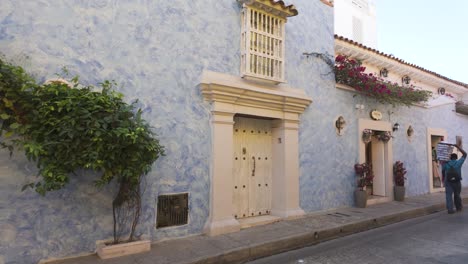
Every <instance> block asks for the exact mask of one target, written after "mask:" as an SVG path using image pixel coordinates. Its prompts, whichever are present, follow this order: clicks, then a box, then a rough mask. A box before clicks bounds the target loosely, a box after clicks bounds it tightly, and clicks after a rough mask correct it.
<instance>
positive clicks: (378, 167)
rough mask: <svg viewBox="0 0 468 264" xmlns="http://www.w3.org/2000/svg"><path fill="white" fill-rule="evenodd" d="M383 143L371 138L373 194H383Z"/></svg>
mask: <svg viewBox="0 0 468 264" xmlns="http://www.w3.org/2000/svg"><path fill="white" fill-rule="evenodd" d="M384 147H385V144H384V143H383V142H382V141H380V140H378V139H376V138H372V151H371V153H372V169H373V171H374V181H373V184H372V191H373V194H374V195H378V196H385V165H386V164H385V150H384Z"/></svg>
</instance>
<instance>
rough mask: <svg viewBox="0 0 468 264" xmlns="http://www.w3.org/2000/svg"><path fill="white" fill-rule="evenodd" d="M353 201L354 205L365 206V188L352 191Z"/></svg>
mask: <svg viewBox="0 0 468 264" xmlns="http://www.w3.org/2000/svg"><path fill="white" fill-rule="evenodd" d="M354 203H355V204H356V207H359V208H366V207H367V192H366V191H365V190H356V191H354Z"/></svg>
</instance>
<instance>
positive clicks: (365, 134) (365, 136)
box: [362, 129, 374, 143]
mask: <svg viewBox="0 0 468 264" xmlns="http://www.w3.org/2000/svg"><path fill="white" fill-rule="evenodd" d="M373 134H374V132H372V130H370V129H364V130H363V131H362V141H364V143H369V142H370V141H371V139H372V135H373Z"/></svg>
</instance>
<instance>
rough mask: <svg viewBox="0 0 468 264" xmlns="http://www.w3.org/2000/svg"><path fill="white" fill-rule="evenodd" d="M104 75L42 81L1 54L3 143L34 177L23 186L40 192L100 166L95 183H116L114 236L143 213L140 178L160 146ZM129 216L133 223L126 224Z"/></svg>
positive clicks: (131, 231) (137, 112) (131, 230)
mask: <svg viewBox="0 0 468 264" xmlns="http://www.w3.org/2000/svg"><path fill="white" fill-rule="evenodd" d="M114 86H115V84H114V83H113V82H110V81H103V82H102V83H101V84H100V86H99V87H93V86H81V85H80V84H79V82H78V78H74V79H72V80H71V81H70V82H69V83H66V82H59V81H57V82H51V83H49V84H44V85H39V84H37V83H36V82H35V80H34V79H33V78H32V77H31V76H30V75H28V74H27V73H26V72H25V71H24V69H23V68H21V67H19V66H15V65H12V64H10V63H8V62H6V61H5V60H3V59H0V119H1V121H0V122H1V126H0V133H1V138H0V140H1V142H0V144H1V146H2V147H4V148H8V149H9V151H10V153H12V152H13V151H14V149H20V150H22V151H24V153H25V155H26V157H27V158H28V159H29V160H30V161H33V162H35V163H36V164H37V168H38V176H39V177H38V178H37V180H36V181H35V182H31V183H29V184H27V185H26V186H25V187H26V188H27V187H31V188H34V189H35V190H36V191H37V192H38V193H40V194H41V195H45V194H46V193H47V192H49V191H54V190H59V189H61V188H63V187H64V186H65V185H66V184H67V183H68V182H69V179H70V177H73V173H74V172H75V171H77V170H79V169H83V168H84V169H92V170H94V171H96V172H98V173H99V176H98V177H97V179H96V181H95V182H96V185H97V186H103V185H105V184H107V183H109V182H111V181H112V180H116V181H117V182H118V184H119V191H118V193H117V195H116V197H115V199H114V201H113V209H114V242H115V243H118V242H119V240H120V235H122V234H123V233H129V239H128V240H130V241H131V240H133V239H134V238H133V236H134V232H135V227H136V224H137V223H138V218H139V214H140V207H141V206H140V203H141V198H140V196H141V193H140V183H141V179H142V176H143V175H145V174H147V173H148V172H149V171H150V170H151V168H152V164H153V163H154V161H156V160H157V159H158V158H159V157H160V156H161V155H164V147H163V146H161V145H160V143H159V140H158V139H157V138H156V136H155V135H154V133H153V132H152V131H151V129H150V126H149V125H148V123H147V122H146V121H145V120H144V119H143V118H142V116H141V115H142V112H141V110H140V109H136V107H135V104H128V103H126V102H125V101H124V100H123V96H122V94H120V93H117V92H115V91H114V90H113V87H114ZM129 217H130V218H131V221H132V222H131V223H132V224H131V226H130V228H126V227H123V226H122V225H123V224H125V223H127V221H126V219H127V218H129Z"/></svg>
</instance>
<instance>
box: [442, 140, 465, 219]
mask: <svg viewBox="0 0 468 264" xmlns="http://www.w3.org/2000/svg"><path fill="white" fill-rule="evenodd" d="M451 145H452V146H454V147H456V148H457V149H458V150H459V151H460V152H461V153H462V154H463V156H462V157H461V158H460V159H458V155H457V154H456V153H452V154H451V155H450V160H449V161H448V162H447V163H445V164H444V176H445V177H444V185H445V200H446V206H447V210H448V213H449V214H453V213H455V210H453V203H454V201H455V208H456V210H457V211H458V212H460V211H461V210H462V208H463V205H462V200H461V197H460V193H461V167H462V165H463V162H464V161H465V159H466V151H464V150H463V149H462V148H461V147H459V146H458V145H455V144H451Z"/></svg>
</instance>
